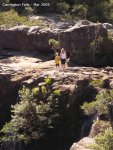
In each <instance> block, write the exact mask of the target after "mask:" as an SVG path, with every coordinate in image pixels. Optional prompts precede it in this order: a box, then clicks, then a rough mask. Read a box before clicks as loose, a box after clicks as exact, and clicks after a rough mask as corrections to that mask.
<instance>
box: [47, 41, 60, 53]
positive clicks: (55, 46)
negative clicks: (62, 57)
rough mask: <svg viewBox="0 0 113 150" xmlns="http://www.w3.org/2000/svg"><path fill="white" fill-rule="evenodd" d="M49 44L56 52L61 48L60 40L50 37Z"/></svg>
mask: <svg viewBox="0 0 113 150" xmlns="http://www.w3.org/2000/svg"><path fill="white" fill-rule="evenodd" d="M49 45H51V46H52V47H51V49H52V50H54V52H55V51H56V50H58V49H59V48H60V43H59V41H57V40H55V39H49Z"/></svg>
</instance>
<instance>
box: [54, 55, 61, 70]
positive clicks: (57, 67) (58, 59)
mask: <svg viewBox="0 0 113 150" xmlns="http://www.w3.org/2000/svg"><path fill="white" fill-rule="evenodd" d="M55 63H56V69H59V64H60V56H59V54H58V53H56V55H55Z"/></svg>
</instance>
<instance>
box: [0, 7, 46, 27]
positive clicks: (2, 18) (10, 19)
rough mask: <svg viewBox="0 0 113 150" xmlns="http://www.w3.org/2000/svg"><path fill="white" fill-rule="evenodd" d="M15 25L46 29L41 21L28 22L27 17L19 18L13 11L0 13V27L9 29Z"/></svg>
mask: <svg viewBox="0 0 113 150" xmlns="http://www.w3.org/2000/svg"><path fill="white" fill-rule="evenodd" d="M17 25H27V26H39V27H41V28H43V27H46V26H45V25H44V24H43V21H42V20H31V21H30V20H29V18H28V17H27V16H19V15H18V14H17V12H16V11H15V10H13V9H12V10H10V11H4V12H0V27H3V28H11V27H14V26H17Z"/></svg>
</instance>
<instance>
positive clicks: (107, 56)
mask: <svg viewBox="0 0 113 150" xmlns="http://www.w3.org/2000/svg"><path fill="white" fill-rule="evenodd" d="M87 24H89V25H87ZM107 34H108V31H107V29H106V28H104V27H103V26H102V24H91V23H90V22H85V23H82V22H81V23H80V22H79V23H78V25H77V24H76V25H75V26H73V27H72V28H69V29H67V30H65V31H63V32H61V33H60V34H59V40H60V43H61V47H64V48H65V50H66V51H68V52H70V61H71V62H73V63H74V64H76V65H83V66H107V65H111V66H112V65H113V61H112V58H113V49H112V46H113V44H112V42H111V43H110V42H109V40H108V39H107Z"/></svg>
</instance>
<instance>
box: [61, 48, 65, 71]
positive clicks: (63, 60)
mask: <svg viewBox="0 0 113 150" xmlns="http://www.w3.org/2000/svg"><path fill="white" fill-rule="evenodd" d="M60 59H61V69H62V70H63V71H64V70H65V63H66V59H67V55H66V51H65V50H64V48H62V49H61V52H60Z"/></svg>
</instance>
